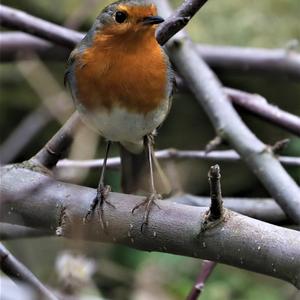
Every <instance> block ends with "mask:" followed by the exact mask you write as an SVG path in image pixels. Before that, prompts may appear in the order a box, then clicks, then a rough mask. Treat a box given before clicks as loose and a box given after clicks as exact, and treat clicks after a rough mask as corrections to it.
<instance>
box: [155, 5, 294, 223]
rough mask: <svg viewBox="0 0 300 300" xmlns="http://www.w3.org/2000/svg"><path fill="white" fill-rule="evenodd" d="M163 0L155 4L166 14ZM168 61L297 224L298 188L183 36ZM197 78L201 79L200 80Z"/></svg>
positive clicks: (173, 43)
mask: <svg viewBox="0 0 300 300" xmlns="http://www.w3.org/2000/svg"><path fill="white" fill-rule="evenodd" d="M166 3H168V2H167V1H166V0H161V1H159V3H158V4H159V5H160V6H162V5H163V6H164V7H165V10H164V11H161V12H160V13H161V14H163V16H165V15H170V14H171V11H170V10H168V9H166V8H167V7H168V6H167V5H166ZM168 51H169V55H170V58H171V60H172V62H173V63H174V65H175V66H176V68H177V70H178V71H179V73H180V74H181V75H182V76H183V77H184V79H185V81H186V82H187V84H188V85H189V87H190V89H191V91H192V92H193V94H194V96H195V97H196V99H197V100H198V102H199V103H200V104H201V105H202V107H203V109H204V110H205V111H206V113H207V115H208V117H209V118H210V120H211V122H212V124H213V125H214V127H215V130H216V132H217V134H218V135H220V136H221V137H222V138H223V139H224V140H226V141H228V142H229V143H230V144H231V146H232V147H233V148H234V149H235V150H236V151H237V152H238V153H239V154H240V156H241V157H242V159H243V160H244V161H245V162H246V163H247V165H248V166H249V168H250V169H251V170H252V171H253V172H254V174H255V175H256V176H257V177H258V179H259V180H260V181H261V182H262V184H263V185H264V187H265V188H266V189H267V190H268V191H269V193H270V194H271V195H272V197H273V198H274V199H275V200H276V201H277V202H278V203H279V205H280V206H281V208H282V209H283V210H284V211H285V213H286V214H287V215H288V216H289V217H290V218H291V219H292V220H293V221H294V222H295V223H296V224H300V209H299V207H300V189H299V187H298V186H297V184H296V183H295V181H294V180H293V179H292V178H291V177H290V176H289V175H288V173H287V172H286V171H285V170H284V168H283V167H282V166H281V164H280V163H279V162H278V160H277V159H276V158H275V157H274V155H273V153H272V152H271V151H270V149H269V147H267V146H266V145H264V144H263V143H262V142H261V141H260V140H259V139H258V138H257V137H256V136H255V135H254V134H253V133H252V132H251V131H250V130H249V129H248V128H247V127H246V125H245V124H244V123H243V121H242V120H241V118H240V117H239V115H238V114H237V112H236V111H235V110H234V108H233V106H232V105H231V103H230V101H229V100H228V98H227V96H226V95H225V93H224V92H223V90H222V86H221V83H220V82H219V80H218V79H217V78H216V76H215V74H214V73H213V72H212V71H211V70H210V69H209V68H208V66H207V65H206V63H205V62H204V61H203V60H202V59H201V58H200V57H199V56H198V54H197V51H196V50H195V46H194V45H193V43H192V42H191V41H190V40H189V39H187V38H186V37H185V36H184V35H182V34H181V35H180V36H178V37H177V38H176V39H173V40H172V41H171V42H170V43H169V45H168ZM200 79H201V80H200Z"/></svg>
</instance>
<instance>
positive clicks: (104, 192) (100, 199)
mask: <svg viewBox="0 0 300 300" xmlns="http://www.w3.org/2000/svg"><path fill="white" fill-rule="evenodd" d="M110 192H111V187H110V186H109V185H99V186H98V188H97V195H96V197H95V198H94V200H93V202H92V203H91V205H90V208H89V210H88V211H87V213H86V215H85V217H84V218H83V222H84V223H85V224H86V223H88V222H89V221H90V217H91V215H92V214H93V212H94V211H95V210H96V208H98V209H97V212H98V215H99V220H100V224H101V227H102V228H103V229H104V228H105V223H104V217H103V204H104V203H106V204H108V205H110V206H111V207H113V208H115V206H114V205H113V204H112V203H111V202H109V201H108V200H107V197H108V195H109V193H110ZM97 206H99V207H97Z"/></svg>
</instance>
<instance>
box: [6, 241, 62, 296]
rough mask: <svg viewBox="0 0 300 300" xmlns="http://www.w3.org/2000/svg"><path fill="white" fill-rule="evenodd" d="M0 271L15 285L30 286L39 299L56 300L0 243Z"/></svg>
mask: <svg viewBox="0 0 300 300" xmlns="http://www.w3.org/2000/svg"><path fill="white" fill-rule="evenodd" d="M0 261H1V270H2V271H3V272H4V273H5V274H6V275H7V276H9V277H10V278H11V279H12V280H14V281H15V282H16V283H19V282H22V283H25V284H27V285H28V286H30V287H31V288H32V289H33V290H34V291H35V292H36V293H37V295H39V299H40V298H42V299H49V300H57V298H56V297H55V296H54V295H53V294H52V293H51V292H50V291H49V290H48V289H47V288H46V287H45V286H44V285H43V284H42V283H41V282H40V281H39V280H38V279H37V278H36V277H35V275H34V274H33V273H32V272H31V271H29V270H28V269H27V268H26V267H25V266H24V265H23V264H22V263H21V262H20V261H18V260H17V259H16V258H15V257H14V256H13V255H12V254H11V253H10V252H9V251H8V250H7V249H6V248H5V247H4V245H3V244H2V243H0Z"/></svg>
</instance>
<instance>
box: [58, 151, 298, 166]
mask: <svg viewBox="0 0 300 300" xmlns="http://www.w3.org/2000/svg"><path fill="white" fill-rule="evenodd" d="M155 156H156V157H157V158H158V159H160V160H171V159H201V160H205V161H226V162H238V161H240V160H241V158H240V156H239V155H238V154H237V153H236V152H235V151H234V150H220V151H212V152H209V153H206V151H193V150H177V149H165V150H160V151H156V152H155ZM278 159H279V161H280V162H281V163H282V164H284V165H286V166H298V167H300V157H296V156H295V157H293V156H279V157H278ZM120 164H121V160H120V157H111V158H108V160H107V167H108V168H111V169H118V168H119V167H120ZM102 165H103V159H91V160H70V159H62V160H60V161H59V162H58V163H57V168H68V167H71V168H99V167H102Z"/></svg>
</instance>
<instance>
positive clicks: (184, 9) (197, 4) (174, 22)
mask: <svg viewBox="0 0 300 300" xmlns="http://www.w3.org/2000/svg"><path fill="white" fill-rule="evenodd" d="M206 2H207V0H192V1H184V2H183V3H182V4H181V5H180V6H179V7H178V9H177V10H176V11H174V13H173V14H172V15H171V16H169V17H168V19H166V21H165V22H164V23H163V25H162V26H161V27H159V28H158V30H157V32H156V39H157V41H158V42H159V43H160V44H161V45H164V44H165V43H166V42H167V41H168V40H169V39H170V38H171V37H172V36H173V35H175V34H176V33H177V32H178V31H180V30H181V29H182V28H183V27H185V26H186V25H187V24H188V22H189V21H190V20H191V19H192V17H193V16H194V15H195V14H196V13H197V12H198V10H199V9H200V8H201V7H202V6H203V5H204V4H205V3H206Z"/></svg>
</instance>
